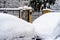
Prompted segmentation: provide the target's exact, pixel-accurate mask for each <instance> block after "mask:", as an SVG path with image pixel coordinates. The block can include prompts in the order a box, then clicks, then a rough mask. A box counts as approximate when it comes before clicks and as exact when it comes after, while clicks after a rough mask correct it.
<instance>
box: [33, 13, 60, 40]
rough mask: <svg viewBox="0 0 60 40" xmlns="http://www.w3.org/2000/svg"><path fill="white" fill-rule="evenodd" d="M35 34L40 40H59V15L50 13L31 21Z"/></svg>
mask: <svg viewBox="0 0 60 40" xmlns="http://www.w3.org/2000/svg"><path fill="white" fill-rule="evenodd" d="M33 25H34V27H35V32H36V33H37V35H38V36H39V37H40V38H41V39H42V40H56V39H57V40H59V37H60V13H59V12H58V13H57V12H51V13H47V14H44V15H42V16H40V17H39V18H37V19H36V20H35V21H33Z"/></svg>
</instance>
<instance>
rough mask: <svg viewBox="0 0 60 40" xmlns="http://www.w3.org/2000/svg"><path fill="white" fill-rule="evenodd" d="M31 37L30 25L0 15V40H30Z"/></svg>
mask: <svg viewBox="0 0 60 40" xmlns="http://www.w3.org/2000/svg"><path fill="white" fill-rule="evenodd" d="M33 36H34V28H33V26H32V24H30V23H28V22H26V21H24V20H22V19H20V18H17V17H16V16H13V15H10V14H5V13H0V40H31V38H32V37H33Z"/></svg>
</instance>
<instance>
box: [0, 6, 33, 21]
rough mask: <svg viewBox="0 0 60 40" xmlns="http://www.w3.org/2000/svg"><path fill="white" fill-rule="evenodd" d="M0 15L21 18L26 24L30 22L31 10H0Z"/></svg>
mask: <svg viewBox="0 0 60 40" xmlns="http://www.w3.org/2000/svg"><path fill="white" fill-rule="evenodd" d="M0 13H7V14H12V15H15V16H17V17H19V18H22V19H24V20H26V21H28V22H32V15H31V14H32V8H31V7H19V8H0Z"/></svg>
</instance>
